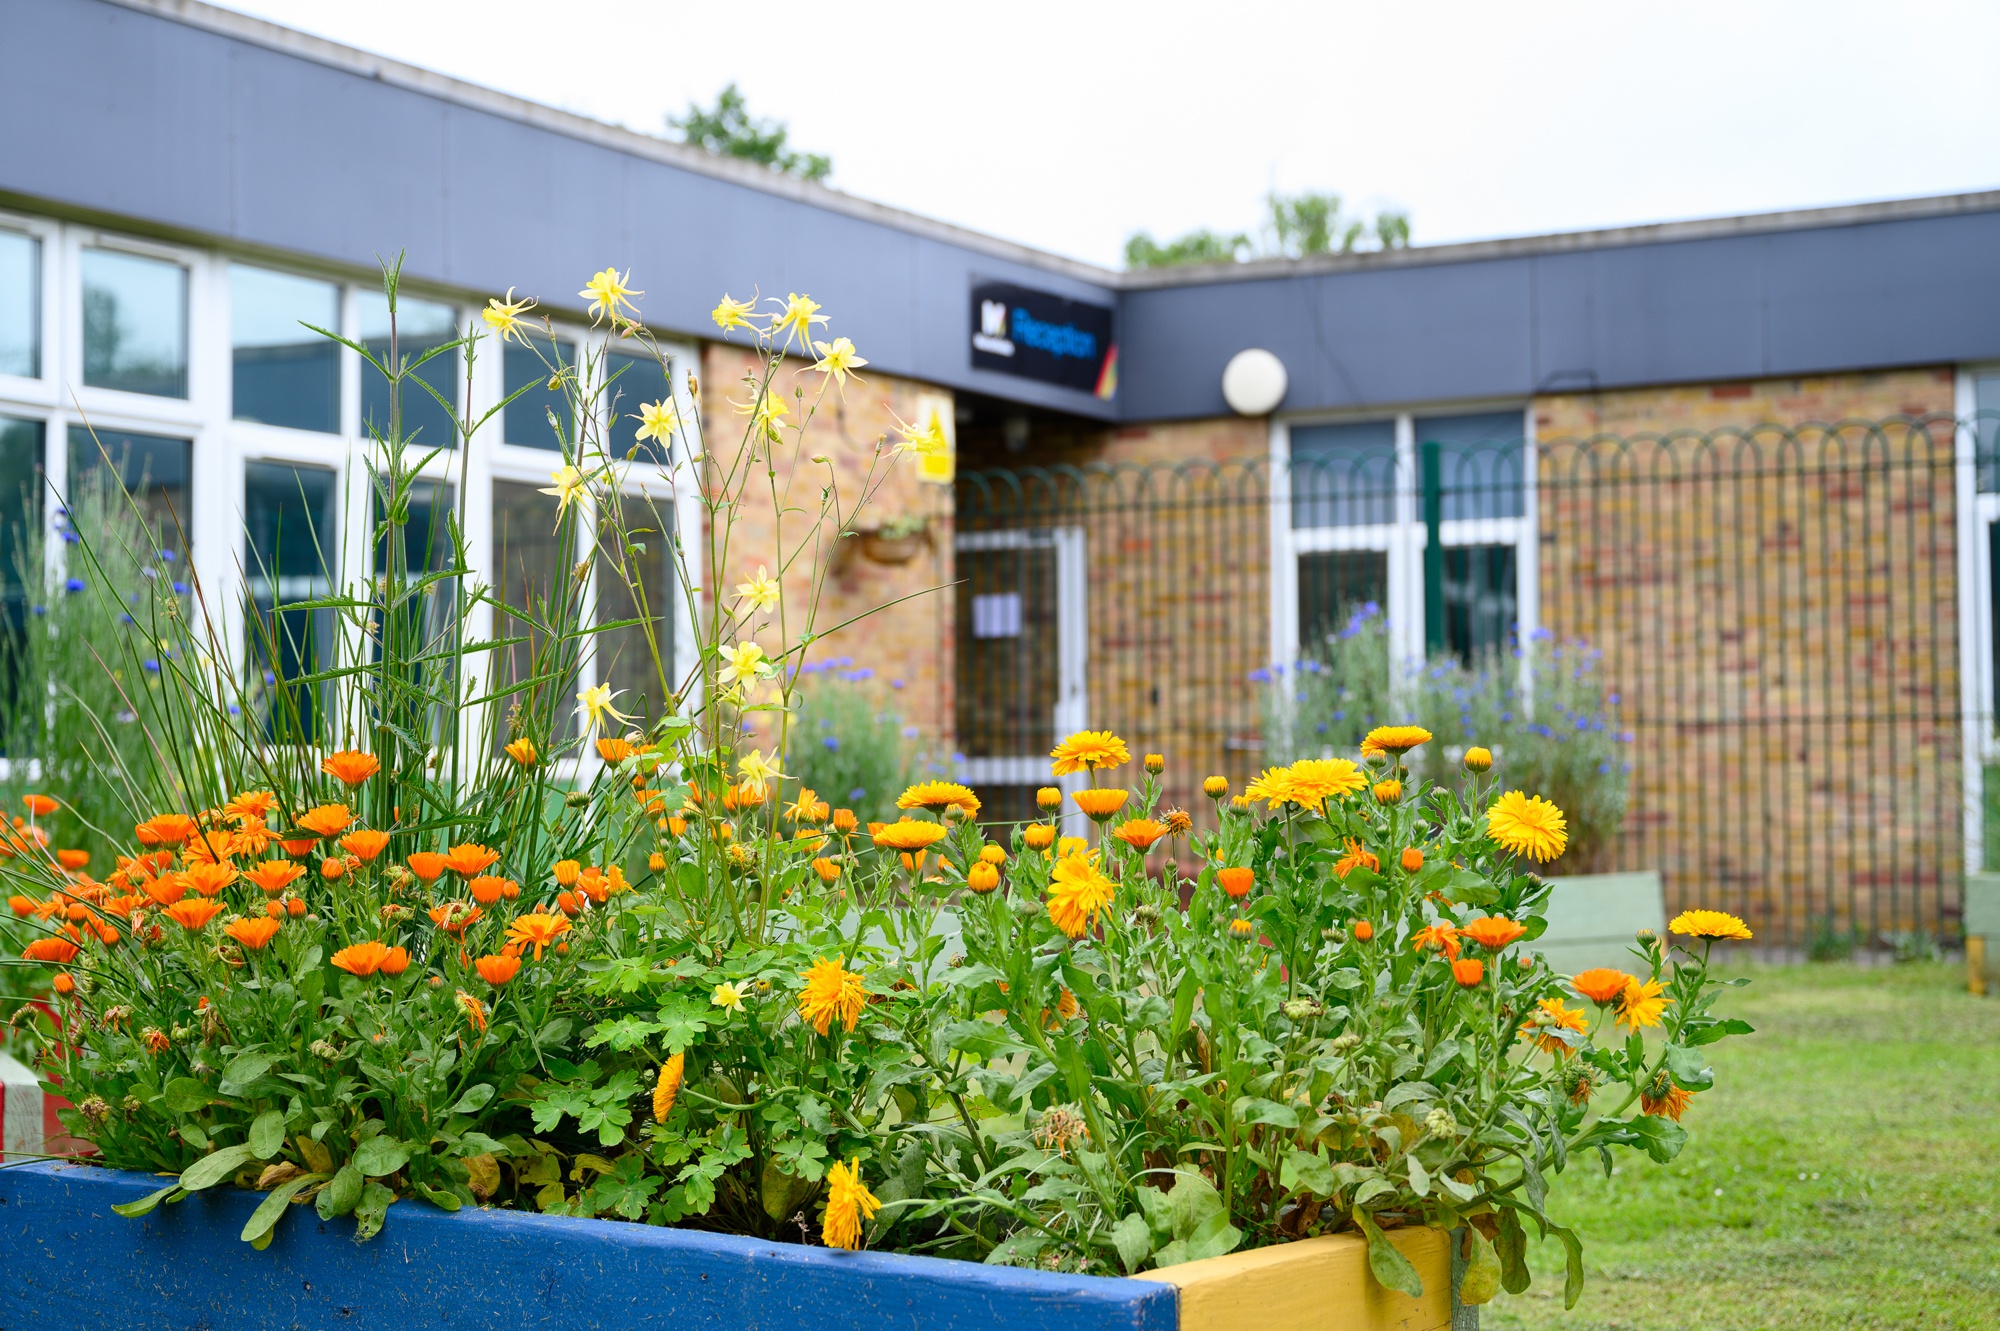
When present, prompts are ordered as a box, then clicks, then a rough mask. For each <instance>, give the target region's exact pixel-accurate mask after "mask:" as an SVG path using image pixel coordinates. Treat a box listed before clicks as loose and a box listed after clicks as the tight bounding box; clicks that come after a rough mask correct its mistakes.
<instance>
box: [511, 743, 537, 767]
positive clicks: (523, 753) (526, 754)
mask: <svg viewBox="0 0 2000 1331" xmlns="http://www.w3.org/2000/svg"><path fill="white" fill-rule="evenodd" d="M505 752H506V754H507V756H508V757H509V758H512V759H513V760H514V761H515V762H516V763H517V764H519V765H520V766H522V767H533V766H534V765H535V762H536V760H537V759H538V758H539V757H540V755H539V754H537V753H536V752H535V741H533V740H531V739H517V740H515V741H514V742H513V743H511V744H509V745H507V747H506V750H505Z"/></svg>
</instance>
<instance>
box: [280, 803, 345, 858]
mask: <svg viewBox="0 0 2000 1331" xmlns="http://www.w3.org/2000/svg"><path fill="white" fill-rule="evenodd" d="M353 822H354V811H353V810H352V809H350V808H348V807H347V806H346V805H345V804H322V805H320V806H319V807H318V808H317V809H312V810H309V811H307V812H305V813H303V814H300V815H299V827H300V828H301V830H303V831H307V832H311V833H312V834H313V835H314V836H316V837H320V838H322V839H327V838H331V837H337V836H339V835H340V834H341V833H342V832H345V831H346V830H347V829H348V827H349V825H350V824H352V823H353ZM288 848H289V843H288Z"/></svg>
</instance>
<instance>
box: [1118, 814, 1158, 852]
mask: <svg viewBox="0 0 2000 1331" xmlns="http://www.w3.org/2000/svg"><path fill="white" fill-rule="evenodd" d="M1166 834H1167V825H1166V824H1165V823H1157V822H1154V821H1153V820H1152V819H1151V818H1130V819H1127V820H1126V821H1125V822H1122V823H1120V824H1118V826H1117V827H1115V828H1113V829H1112V831H1111V835H1112V836H1115V837H1117V838H1118V839H1119V840H1120V841H1123V842H1124V843H1125V844H1126V845H1128V846H1130V847H1131V848H1132V849H1134V850H1142V851H1143V850H1151V849H1152V848H1153V843H1154V842H1156V841H1158V840H1159V839H1160V838H1161V837H1163V836H1165V835H1166Z"/></svg>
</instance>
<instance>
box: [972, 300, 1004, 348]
mask: <svg viewBox="0 0 2000 1331" xmlns="http://www.w3.org/2000/svg"><path fill="white" fill-rule="evenodd" d="M972 345H973V346H975V347H977V348H978V349H979V350H981V351H983V352H985V353H987V354H988V355H990V356H1011V355H1013V354H1014V344H1013V343H1012V342H1010V341H1009V340H1008V339H1007V302H1006V301H1004V300H982V301H980V302H979V331H978V332H977V333H974V334H973V335H972Z"/></svg>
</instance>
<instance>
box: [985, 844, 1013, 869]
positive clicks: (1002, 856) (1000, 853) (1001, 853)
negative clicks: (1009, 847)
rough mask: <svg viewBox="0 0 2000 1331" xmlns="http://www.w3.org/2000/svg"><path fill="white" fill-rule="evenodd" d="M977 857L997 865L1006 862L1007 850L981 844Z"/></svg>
mask: <svg viewBox="0 0 2000 1331" xmlns="http://www.w3.org/2000/svg"><path fill="white" fill-rule="evenodd" d="M979 858H980V859H982V860H984V861H985V862H986V863H988V864H991V865H994V866H996V867H997V866H999V865H1002V864H1005V863H1006V862H1007V852H1006V850H1005V849H1003V848H1002V847H999V846H993V845H986V846H981V847H980V848H979Z"/></svg>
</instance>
